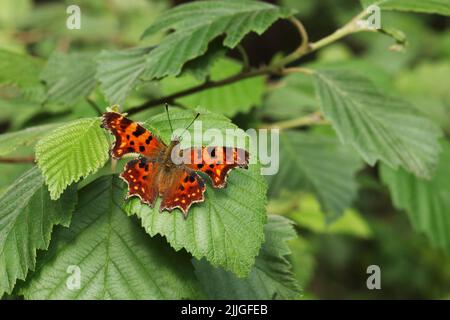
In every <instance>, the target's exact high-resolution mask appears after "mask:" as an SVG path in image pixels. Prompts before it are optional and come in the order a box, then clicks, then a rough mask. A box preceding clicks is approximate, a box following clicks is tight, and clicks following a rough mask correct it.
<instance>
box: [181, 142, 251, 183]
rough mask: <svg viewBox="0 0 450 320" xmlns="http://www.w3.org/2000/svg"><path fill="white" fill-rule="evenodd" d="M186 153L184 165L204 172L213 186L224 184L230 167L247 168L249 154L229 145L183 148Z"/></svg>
mask: <svg viewBox="0 0 450 320" xmlns="http://www.w3.org/2000/svg"><path fill="white" fill-rule="evenodd" d="M185 152H187V153H188V157H187V158H188V159H189V161H188V163H187V164H186V166H187V167H188V168H190V169H192V170H195V171H202V172H204V173H206V174H207V175H208V176H209V177H210V178H211V181H212V184H213V186H214V187H215V188H224V187H225V186H226V182H227V177H228V173H229V171H230V170H231V169H233V168H236V167H239V168H247V167H248V160H249V154H248V152H247V151H246V150H244V149H239V148H231V147H202V148H199V147H195V148H189V149H185V150H183V154H184V153H185Z"/></svg>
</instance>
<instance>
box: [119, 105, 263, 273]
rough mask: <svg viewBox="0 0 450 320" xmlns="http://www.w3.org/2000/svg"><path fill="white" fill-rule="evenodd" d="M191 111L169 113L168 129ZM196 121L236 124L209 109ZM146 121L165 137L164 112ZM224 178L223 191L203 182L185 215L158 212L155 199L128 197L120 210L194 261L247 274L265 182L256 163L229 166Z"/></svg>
mask: <svg viewBox="0 0 450 320" xmlns="http://www.w3.org/2000/svg"><path fill="white" fill-rule="evenodd" d="M193 115H195V113H193V112H190V111H178V112H176V111H171V113H170V116H171V120H172V125H173V127H174V128H184V127H186V125H187V124H188V123H189V122H190V121H191V120H192V119H193ZM199 120H201V121H202V126H203V129H204V130H207V129H208V128H215V129H220V130H221V131H222V132H225V129H232V128H236V126H234V125H233V124H231V123H230V122H229V120H228V119H227V118H225V117H223V116H220V115H216V114H213V113H202V114H201V115H200V117H199ZM148 123H151V124H152V125H153V126H155V127H156V128H158V129H159V130H158V131H159V134H160V136H161V137H163V139H165V140H166V141H168V138H169V137H170V134H171V133H170V127H169V124H168V121H167V116H165V115H164V114H161V115H158V116H155V117H153V118H152V119H150V120H149V121H148ZM183 140H186V141H187V139H183ZM205 145H207V144H205ZM254 156H256V155H254ZM207 181H208V180H207ZM227 182H228V183H227V187H226V188H225V189H214V188H212V186H211V185H210V183H207V187H206V192H205V201H204V202H202V203H198V204H195V205H193V206H192V207H191V208H190V210H189V216H188V218H187V219H184V218H183V214H182V213H181V212H180V211H178V210H175V211H174V212H173V213H167V212H163V213H159V204H160V199H159V200H158V201H157V203H156V205H155V207H154V208H153V209H152V208H150V207H149V206H147V205H145V204H144V205H143V204H141V202H140V201H139V199H136V198H133V199H130V201H128V202H127V204H126V206H125V210H126V212H127V213H128V214H130V215H131V214H135V215H137V216H138V217H139V218H140V219H141V220H142V226H143V227H144V228H145V230H146V231H147V232H148V233H149V234H150V235H151V236H154V235H156V234H160V235H162V236H165V237H166V239H167V241H168V242H169V243H170V245H171V246H172V247H173V248H175V250H180V249H182V248H185V249H186V250H187V251H188V252H190V253H191V254H192V255H193V256H194V257H196V258H197V259H201V258H202V257H205V258H206V259H207V260H208V261H209V262H211V264H213V265H214V266H220V267H223V268H225V269H227V270H230V271H232V272H234V273H235V274H237V275H238V276H240V277H243V276H246V275H247V274H248V273H249V272H250V269H251V267H252V265H253V263H254V259H255V256H256V255H257V254H258V251H259V249H260V247H261V243H262V241H263V239H264V236H263V226H264V223H265V220H266V209H265V204H266V191H267V184H266V181H265V179H264V177H262V176H261V173H260V166H259V164H250V165H249V168H248V169H234V170H232V171H231V173H230V175H229V177H228V180H227Z"/></svg>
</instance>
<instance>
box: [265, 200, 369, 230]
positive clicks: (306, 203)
mask: <svg viewBox="0 0 450 320" xmlns="http://www.w3.org/2000/svg"><path fill="white" fill-rule="evenodd" d="M294 196H295V200H296V203H295V206H296V208H295V210H293V211H290V212H288V213H284V215H285V216H286V217H288V218H289V219H292V220H293V221H295V223H296V224H297V225H299V226H300V227H302V228H306V229H308V230H310V231H313V232H316V233H328V234H344V235H349V236H354V237H358V238H363V239H369V238H371V237H372V230H371V228H370V225H369V224H368V222H367V221H366V220H364V218H363V216H362V215H361V214H360V213H359V212H358V211H356V210H354V209H347V210H345V211H344V212H343V213H342V215H341V216H340V217H338V218H336V219H335V220H334V221H332V222H330V221H327V220H328V219H327V215H326V214H325V213H324V212H323V211H322V210H321V208H320V204H319V202H318V201H317V199H316V198H315V197H314V196H313V195H311V194H301V195H294ZM271 212H272V210H271Z"/></svg>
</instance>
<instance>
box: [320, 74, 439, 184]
mask: <svg viewBox="0 0 450 320" xmlns="http://www.w3.org/2000/svg"><path fill="white" fill-rule="evenodd" d="M316 91H317V95H318V99H319V101H320V104H321V108H322V110H323V112H324V114H325V116H326V118H327V119H329V120H330V121H331V122H332V124H333V127H334V129H335V130H336V132H337V134H338V136H339V138H340V139H341V141H342V142H343V143H346V144H349V145H351V146H353V147H354V148H355V149H356V150H357V151H358V153H359V154H360V155H361V156H362V157H363V158H364V160H365V161H366V162H367V163H368V164H370V165H374V164H375V163H376V162H377V160H381V161H383V162H384V163H386V164H388V165H389V166H391V167H393V168H397V167H398V166H401V167H403V168H405V169H406V170H408V171H410V172H413V173H414V174H416V175H418V176H423V177H429V176H431V174H432V171H433V168H434V167H435V164H436V162H437V160H438V153H439V151H440V148H439V143H438V138H439V136H440V135H441V131H440V130H439V128H438V127H437V126H436V125H435V124H434V123H433V122H431V121H430V120H428V119H426V118H424V117H422V116H420V115H419V113H418V112H417V110H415V109H414V108H412V107H411V106H410V105H408V104H407V103H406V102H404V101H403V100H399V99H396V98H391V97H387V96H385V95H383V94H382V93H381V92H380V91H378V89H377V88H376V87H375V86H374V85H373V84H372V83H371V82H370V81H368V80H367V79H366V78H363V77H360V76H359V75H356V74H353V73H351V72H343V71H341V70H321V71H317V72H316Z"/></svg>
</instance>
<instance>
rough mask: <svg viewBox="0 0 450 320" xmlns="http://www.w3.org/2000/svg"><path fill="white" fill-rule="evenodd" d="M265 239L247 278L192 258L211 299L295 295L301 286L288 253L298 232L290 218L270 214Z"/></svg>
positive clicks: (273, 297)
mask: <svg viewBox="0 0 450 320" xmlns="http://www.w3.org/2000/svg"><path fill="white" fill-rule="evenodd" d="M264 234H265V239H266V240H265V242H264V245H263V246H262V248H261V251H260V253H259V255H258V257H257V258H256V262H255V265H254V266H253V268H252V270H251V272H250V274H249V275H248V277H247V278H245V279H240V278H238V277H236V276H235V275H234V274H232V273H231V272H228V271H225V270H223V269H219V268H214V267H212V266H211V265H210V264H209V263H208V262H207V261H205V260H204V259H203V260H200V261H198V260H193V264H194V266H195V269H196V274H197V278H198V279H199V280H200V283H201V284H202V285H203V288H204V289H205V292H206V293H207V295H208V297H209V298H212V299H242V300H245V299H250V300H259V299H264V300H269V299H295V298H297V297H298V296H299V294H300V288H299V286H298V284H297V282H296V280H295V278H294V274H293V273H292V270H291V269H292V267H291V264H290V263H289V261H288V260H287V259H286V256H287V255H289V254H291V250H290V249H289V247H288V245H287V243H286V242H287V241H288V240H291V239H293V238H295V236H296V234H295V231H294V228H293V227H292V225H291V222H290V221H289V220H287V219H286V218H283V217H280V216H269V220H268V223H267V224H266V226H265V228H264Z"/></svg>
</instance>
